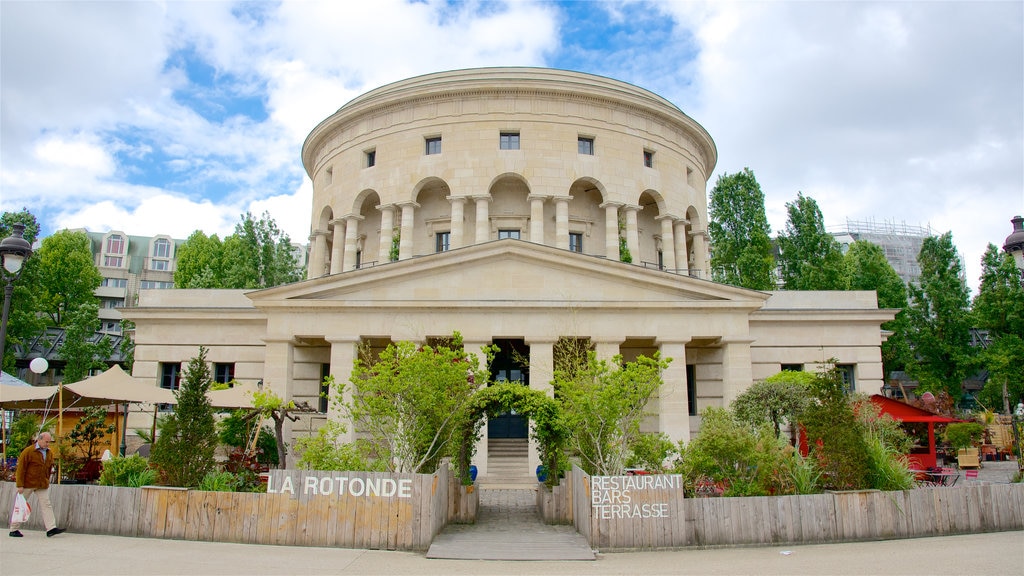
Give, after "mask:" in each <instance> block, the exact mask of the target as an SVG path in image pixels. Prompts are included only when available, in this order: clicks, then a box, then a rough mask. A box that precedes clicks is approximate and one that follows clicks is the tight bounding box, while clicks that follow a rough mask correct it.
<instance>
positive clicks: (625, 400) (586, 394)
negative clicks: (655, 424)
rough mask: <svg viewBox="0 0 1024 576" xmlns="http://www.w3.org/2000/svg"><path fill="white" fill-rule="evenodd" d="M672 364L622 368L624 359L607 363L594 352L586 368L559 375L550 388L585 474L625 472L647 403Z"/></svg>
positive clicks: (646, 362)
mask: <svg viewBox="0 0 1024 576" xmlns="http://www.w3.org/2000/svg"><path fill="white" fill-rule="evenodd" d="M670 361H671V360H661V359H660V358H659V357H658V355H657V354H655V356H654V357H653V358H648V357H646V356H641V357H639V358H637V360H636V361H635V362H627V363H625V364H623V363H622V357H621V356H616V357H615V358H614V359H613V360H612V361H611V362H607V361H605V360H598V359H597V357H596V355H595V354H594V353H590V354H588V358H587V364H586V366H585V367H582V368H580V367H576V368H575V369H573V370H571V371H570V370H563V369H556V370H555V374H554V380H553V382H552V383H553V384H554V389H555V397H556V399H557V400H558V402H559V403H560V404H561V407H562V414H563V418H565V424H566V427H567V429H568V430H569V431H570V432H569V439H568V444H569V447H570V448H571V449H572V450H573V451H574V452H575V453H576V455H578V456H579V458H580V467H581V468H583V470H584V471H585V472H587V473H588V474H596V475H600V476H614V475H619V474H623V473H624V472H625V467H626V461H627V460H628V459H629V457H630V456H631V448H632V447H633V446H634V445H636V444H637V442H638V441H639V439H640V422H641V421H642V420H643V419H644V417H645V416H646V415H647V412H646V407H647V403H648V402H649V401H650V399H651V397H653V396H654V394H656V393H657V391H658V389H659V388H660V387H661V383H662V380H661V372H662V370H664V369H665V368H667V367H668V364H669V362H670ZM620 366H621V368H620Z"/></svg>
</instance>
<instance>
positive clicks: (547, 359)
mask: <svg viewBox="0 0 1024 576" xmlns="http://www.w3.org/2000/svg"><path fill="white" fill-rule="evenodd" d="M527 344H529V346H530V388H531V389H533V390H540V391H542V392H544V393H545V394H547V395H548V397H549V398H554V396H555V389H554V387H552V386H551V379H552V378H553V377H554V371H555V353H554V346H555V343H554V341H552V340H530V341H529V342H527ZM533 426H534V423H533V422H531V423H530V427H531V429H532V428H533ZM529 460H530V470H536V469H537V466H540V464H541V461H540V446H538V445H537V442H536V441H534V439H533V438H530V449H529Z"/></svg>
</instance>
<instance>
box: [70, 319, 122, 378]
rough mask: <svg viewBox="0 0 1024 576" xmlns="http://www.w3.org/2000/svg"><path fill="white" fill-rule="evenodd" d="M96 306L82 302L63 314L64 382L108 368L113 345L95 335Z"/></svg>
mask: <svg viewBox="0 0 1024 576" xmlns="http://www.w3.org/2000/svg"><path fill="white" fill-rule="evenodd" d="M98 314H99V306H98V305H97V304H96V302H95V301H93V302H85V303H82V304H80V305H79V306H78V308H75V309H74V310H72V311H70V312H68V313H67V314H66V315H65V321H66V323H65V326H64V341H63V342H62V343H61V345H60V357H61V359H63V360H64V380H63V381H64V383H65V384H72V383H74V382H78V381H79V380H83V379H85V378H88V377H89V373H90V372H91V371H92V370H105V369H107V368H108V365H107V362H106V360H107V359H108V358H110V356H111V353H112V352H113V351H114V350H113V344H112V343H111V342H110V338H108V337H107V336H106V335H102V336H100V335H99V334H98V333H97V332H96V328H97V327H98V326H97V325H98V324H99V320H98V319H97V316H98Z"/></svg>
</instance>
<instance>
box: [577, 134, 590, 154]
mask: <svg viewBox="0 0 1024 576" xmlns="http://www.w3.org/2000/svg"><path fill="white" fill-rule="evenodd" d="M577 146H578V148H579V153H580V154H586V155H588V156H593V155H594V139H593V138H584V137H583V136H580V137H579V141H578V144H577Z"/></svg>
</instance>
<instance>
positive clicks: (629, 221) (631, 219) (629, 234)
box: [623, 206, 641, 264]
mask: <svg viewBox="0 0 1024 576" xmlns="http://www.w3.org/2000/svg"><path fill="white" fill-rule="evenodd" d="M640 208H641V207H640V206H624V207H623V210H625V211H626V247H627V248H629V254H630V255H631V256H632V257H633V262H634V263H635V264H639V263H640V227H639V225H638V224H637V216H636V215H637V212H639V211H640Z"/></svg>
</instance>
